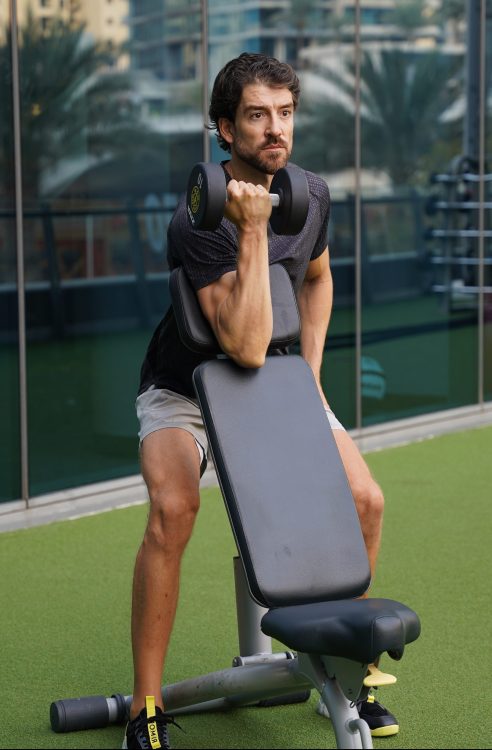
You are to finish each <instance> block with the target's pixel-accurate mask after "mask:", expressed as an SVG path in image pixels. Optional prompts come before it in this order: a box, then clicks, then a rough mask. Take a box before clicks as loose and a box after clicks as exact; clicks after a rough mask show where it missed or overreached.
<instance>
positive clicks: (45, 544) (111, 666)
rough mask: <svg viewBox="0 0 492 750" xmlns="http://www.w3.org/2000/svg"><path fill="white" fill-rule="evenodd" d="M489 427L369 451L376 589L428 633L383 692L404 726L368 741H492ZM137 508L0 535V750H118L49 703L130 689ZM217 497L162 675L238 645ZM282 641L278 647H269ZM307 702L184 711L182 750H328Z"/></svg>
mask: <svg viewBox="0 0 492 750" xmlns="http://www.w3.org/2000/svg"><path fill="white" fill-rule="evenodd" d="M491 447H492V428H482V429H476V430H472V431H468V432H463V433H456V434H450V435H446V436H442V437H439V438H435V439H430V440H425V441H422V442H418V443H414V444H412V445H408V446H405V447H399V448H392V449H389V450H385V451H381V452H377V453H372V454H369V455H367V460H368V463H369V465H370V467H371V469H372V471H373V473H374V475H375V477H376V478H377V479H378V481H379V482H380V484H381V485H382V487H383V489H384V492H385V496H386V513H385V524H384V533H383V543H382V549H381V555H380V562H379V567H378V571H377V575H376V580H375V582H374V585H373V588H372V592H371V593H372V594H373V595H374V596H385V597H389V598H393V599H398V600H400V601H402V602H403V603H405V604H407V605H408V606H410V607H412V608H413V609H415V610H416V612H417V613H418V614H419V616H420V618H421V622H422V635H421V637H420V638H419V639H418V640H417V641H416V642H415V643H413V644H410V645H409V646H408V647H407V649H406V652H405V655H404V657H403V659H402V660H401V661H400V662H394V661H391V659H389V657H388V656H384V657H383V660H382V665H381V666H382V668H383V669H386V670H388V671H390V672H392V673H393V674H395V675H396V676H397V677H398V682H397V683H396V685H394V686H391V687H388V688H384V689H380V690H379V691H378V693H377V697H378V698H379V700H381V702H383V703H384V704H386V705H388V707H389V708H390V709H391V710H392V711H393V712H394V713H395V714H396V716H397V717H398V719H399V721H400V724H401V730H400V734H399V735H397V736H395V737H392V738H386V739H375V740H374V745H375V747H377V748H382V747H387V748H459V747H462V748H489V747H492V718H491V713H492V712H491V710H490V705H491V697H492V695H491V688H490V684H491V679H490V675H491V671H492V663H491V656H490V653H491V651H490V639H491V634H492V632H491V626H490V623H491V620H492V617H491V615H492V606H491V594H490V573H491V569H492V568H491V554H490V549H491V543H490V540H491V510H490V505H491V500H492V492H491V487H492V451H491ZM145 519H146V508H145V507H144V506H134V507H130V508H126V509H123V510H114V511H111V512H107V513H102V514H99V515H96V516H90V517H85V518H81V519H78V520H74V521H63V522H56V523H53V524H50V525H48V526H41V527H37V528H32V529H26V530H22V531H16V532H9V533H4V534H1V535H0V566H1V568H0V569H1V576H2V606H1V608H0V632H1V634H2V644H1V672H0V675H1V676H0V698H1V706H2V716H1V721H0V747H2V748H19V747H26V748H116V747H121V741H122V736H123V729H122V727H119V726H111V727H108V728H106V729H99V730H92V731H85V732H74V733H69V734H55V733H53V732H52V731H51V729H50V725H49V706H50V703H51V701H53V700H57V699H60V698H69V697H81V696H84V695H91V694H99V695H105V696H110V695H111V694H112V693H114V692H121V693H124V694H128V693H131V691H132V669H131V650H130V639H129V615H130V594H131V577H132V570H133V562H134V557H135V553H136V551H137V548H138V545H139V543H140V539H141V535H142V532H143V529H144V525H145ZM234 552H235V547H234V543H233V540H232V535H231V532H230V529H229V525H228V520H227V517H226V513H225V511H224V508H223V505H222V500H221V498H220V496H219V492H218V490H217V489H215V488H211V489H207V490H204V491H203V493H202V510H201V512H200V514H199V517H198V520H197V524H196V527H195V533H194V535H193V538H192V541H191V543H190V546H189V548H188V550H187V554H186V558H185V560H184V564H183V576H182V595H181V600H180V606H179V611H178V616H177V622H176V627H175V630H174V634H173V639H172V642H171V647H170V653H169V657H168V664H167V670H166V680H167V681H169V682H176V681H178V680H181V679H185V678H187V677H192V676H196V675H199V674H203V673H206V672H209V671H213V670H217V669H223V668H226V667H229V666H230V665H231V661H232V658H233V657H234V656H235V655H236V654H237V651H238V646H237V635H236V622H235V603H234V582H233V570H232V556H233V554H234ZM275 647H276V648H277V647H279V646H278V645H277V644H276V645H275ZM316 700H317V699H316V696H315V694H314V692H313V693H312V696H311V699H310V701H309V702H307V703H304V704H300V705H293V706H282V707H277V708H269V709H259V708H247V709H244V708H243V709H236V710H233V711H229V712H217V713H207V714H196V715H189V716H186V717H180V719H179V722H180V724H181V725H182V727H183V729H184V730H185V731H184V732H180V731H179V730H178V729H174V728H172V729H171V732H172V744H173V746H174V747H175V748H221V747H223V748H297V747H310V748H321V747H326V748H332V747H335V739H334V735H333V732H332V729H331V723H330V721H329V720H327V719H323V718H321V717H320V716H318V715H317V714H316V713H315V710H314V709H315V705H316Z"/></svg>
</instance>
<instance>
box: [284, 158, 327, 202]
mask: <svg viewBox="0 0 492 750" xmlns="http://www.w3.org/2000/svg"><path fill="white" fill-rule="evenodd" d="M289 166H290V167H296V168H297V169H300V170H301V171H302V172H304V174H305V176H306V180H307V184H308V188H309V194H310V196H311V198H313V199H314V200H317V201H318V202H319V204H320V206H321V208H322V209H323V208H324V209H325V210H328V209H329V207H330V189H329V187H328V185H327V183H326V181H325V180H324V179H323V178H322V177H320V176H319V175H317V174H315V173H314V172H310V171H309V170H308V169H303V168H302V167H299V165H298V164H293V163H291V162H289Z"/></svg>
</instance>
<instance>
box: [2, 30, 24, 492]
mask: <svg viewBox="0 0 492 750" xmlns="http://www.w3.org/2000/svg"><path fill="white" fill-rule="evenodd" d="M11 60H12V50H11V36H10V21H9V19H8V17H7V18H6V17H5V16H3V17H0V102H2V106H1V107H0V321H1V329H0V330H1V338H0V347H1V356H0V409H1V413H2V424H3V430H2V432H3V437H2V440H0V502H5V501H7V500H16V499H17V498H19V497H20V494H21V489H20V439H19V369H18V320H17V271H16V232H15V214H14V207H15V182H14V136H13V119H12V63H11Z"/></svg>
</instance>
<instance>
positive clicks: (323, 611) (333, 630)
mask: <svg viewBox="0 0 492 750" xmlns="http://www.w3.org/2000/svg"><path fill="white" fill-rule="evenodd" d="M261 629H262V630H263V632H264V633H265V634H266V635H269V636H272V638H277V639H278V640H279V641H280V642H281V643H284V644H285V645H286V646H287V647H288V648H290V649H293V650H295V651H302V652H304V653H311V654H325V655H327V656H340V657H345V658H347V659H352V660H354V661H358V662H360V663H361V664H370V663H372V662H373V661H375V660H376V659H377V658H378V657H379V656H380V655H381V654H382V653H384V652H385V651H388V653H389V654H390V656H393V658H401V656H402V654H403V650H404V648H405V645H406V644H407V643H411V642H412V641H415V640H416V639H417V638H418V637H419V635H420V621H419V618H418V617H417V615H416V614H415V612H414V611H413V610H411V609H409V608H408V607H406V606H405V605H404V604H400V603H399V602H395V601H392V600H391V599H370V598H368V599H352V600H345V601H335V602H320V603H318V604H305V605H303V606H297V607H282V608H279V609H271V610H270V611H269V612H267V613H266V614H265V615H264V617H263V619H262V622H261Z"/></svg>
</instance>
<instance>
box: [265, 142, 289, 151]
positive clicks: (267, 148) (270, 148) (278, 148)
mask: <svg viewBox="0 0 492 750" xmlns="http://www.w3.org/2000/svg"><path fill="white" fill-rule="evenodd" d="M284 150H285V146H281V145H280V144H279V143H270V144H269V145H268V146H264V147H263V148H262V151H284Z"/></svg>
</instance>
